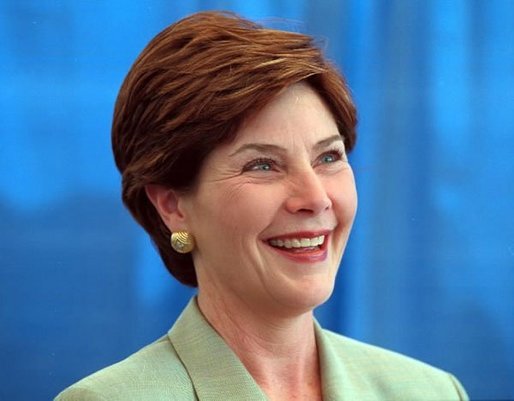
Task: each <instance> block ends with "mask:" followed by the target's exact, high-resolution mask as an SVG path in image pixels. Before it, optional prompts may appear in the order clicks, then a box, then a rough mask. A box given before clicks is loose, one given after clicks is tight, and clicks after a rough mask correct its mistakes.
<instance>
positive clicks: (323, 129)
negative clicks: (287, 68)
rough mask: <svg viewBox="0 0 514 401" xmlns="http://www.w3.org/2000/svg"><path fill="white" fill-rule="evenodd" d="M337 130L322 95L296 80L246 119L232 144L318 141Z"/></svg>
mask: <svg viewBox="0 0 514 401" xmlns="http://www.w3.org/2000/svg"><path fill="white" fill-rule="evenodd" d="M337 132H338V129H337V125H336V122H335V120H334V117H333V116H332V113H331V112H330V110H329V109H328V107H327V106H326V104H325V102H324V101H323V100H322V98H321V97H320V96H319V95H318V93H317V92H316V91H315V90H313V89H312V88H311V87H310V86H309V85H307V84H305V83H298V84H295V85H292V86H290V87H288V88H286V89H285V90H284V91H282V92H281V93H280V94H279V95H278V96H277V97H275V98H274V99H273V100H272V101H271V102H270V103H268V104H267V105H266V106H265V107H264V108H263V109H262V110H260V111H259V112H258V113H256V114H255V115H253V116H252V117H251V118H250V119H248V120H247V121H245V122H244V123H243V124H242V125H241V127H240V128H239V130H238V132H237V134H236V137H235V140H234V142H233V143H232V145H233V146H238V145H241V144H242V143H246V142H269V143H277V142H278V143H281V142H283V141H285V142H286V143H287V141H289V140H291V139H303V140H305V141H309V142H310V141H314V142H317V141H319V140H320V139H324V138H325V137H328V136H333V135H334V133H337ZM282 144H283V145H285V143H282Z"/></svg>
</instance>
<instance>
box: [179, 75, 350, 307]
mask: <svg viewBox="0 0 514 401" xmlns="http://www.w3.org/2000/svg"><path fill="white" fill-rule="evenodd" d="M179 206H180V208H181V209H182V210H183V213H184V216H185V221H186V223H187V227H188V229H189V231H190V232H191V233H192V234H193V235H194V237H195V240H196V249H195V250H194V251H193V260H194V263H195V267H196V271H197V275H198V281H199V294H200V297H202V296H207V297H212V296H215V297H221V298H222V299H223V300H225V301H229V302H233V301H235V302H239V303H241V302H242V303H244V304H245V305H246V306H249V307H251V308H254V309H259V310H261V309H262V310H263V311H265V312H268V313H269V311H270V308H272V309H273V310H275V311H277V312H278V313H282V314H290V313H298V312H305V311H308V310H311V309H312V308H314V307H315V306H317V305H319V304H321V303H323V302H324V301H325V300H326V299H327V298H328V297H329V296H330V294H331V292H332V289H333V285H334V279H335V275H336V272H337V269H338V266H339V263H340V260H341V257H342V254H343V250H344V248H345V245H346V242H347V239H348V235H349V233H350V228H351V226H352V222H353V219H354V215H355V211H356V206H357V196H356V191H355V183H354V178H353V173H352V169H351V167H350V165H349V164H348V162H347V159H346V155H345V149H344V144H343V141H342V137H341V136H340V134H339V132H338V130H337V127H336V124H335V121H334V119H333V117H332V115H331V113H330V112H329V110H328V108H327V107H326V106H325V104H324V103H323V102H322V101H321V99H320V97H319V96H318V95H317V94H316V92H315V91H313V90H312V89H311V88H310V87H309V86H307V85H306V84H296V85H293V86H291V87H290V88H288V89H287V90H285V91H284V92H283V93H282V94H280V95H279V96H278V97H277V98H276V99H275V100H274V101H272V102H271V103H270V104H269V105H268V106H267V107H265V108H264V109H263V110H262V111H261V112H260V113H258V114H257V115H256V116H255V117H254V118H252V119H250V120H249V121H247V122H246V124H244V125H243V126H242V127H241V128H240V129H239V132H238V133H237V136H236V139H235V140H234V141H233V142H231V143H229V144H226V145H222V146H220V147H218V148H216V149H215V150H214V151H213V152H212V153H211V154H210V155H209V157H208V158H207V160H206V161H205V163H204V165H203V167H202V170H201V172H200V176H199V181H198V185H197V187H196V189H195V190H194V191H193V192H192V193H190V194H188V195H185V196H183V197H181V198H180V200H179Z"/></svg>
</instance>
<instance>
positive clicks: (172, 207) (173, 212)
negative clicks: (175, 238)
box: [145, 184, 187, 232]
mask: <svg viewBox="0 0 514 401" xmlns="http://www.w3.org/2000/svg"><path fill="white" fill-rule="evenodd" d="M145 192H146V196H147V197H148V199H150V202H152V204H153V206H154V207H155V209H156V210H157V213H159V215H160V216H161V219H162V221H163V222H164V224H165V225H166V227H168V229H169V230H170V231H171V232H175V231H180V230H185V229H187V225H186V218H185V215H184V213H183V211H182V210H181V208H180V198H181V197H180V196H179V195H178V194H177V192H176V191H174V190H173V189H171V188H168V187H166V186H164V185H158V184H148V185H146V186H145Z"/></svg>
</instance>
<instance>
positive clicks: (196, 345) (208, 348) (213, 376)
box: [168, 297, 354, 401]
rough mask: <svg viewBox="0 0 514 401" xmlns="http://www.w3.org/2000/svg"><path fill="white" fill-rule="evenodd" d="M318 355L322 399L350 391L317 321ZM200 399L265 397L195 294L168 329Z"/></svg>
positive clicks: (263, 399)
mask: <svg viewBox="0 0 514 401" xmlns="http://www.w3.org/2000/svg"><path fill="white" fill-rule="evenodd" d="M314 329H315V333H316V341H317V346H318V353H319V358H320V368H321V379H322V386H323V387H322V388H323V399H324V401H337V400H341V399H346V398H345V397H347V396H348V395H349V394H353V390H352V388H351V387H352V381H353V379H354V378H350V377H349V376H348V374H347V371H346V369H345V368H344V366H343V363H342V361H340V360H339V359H338V358H337V352H336V350H334V349H333V345H332V344H331V343H330V340H329V339H328V338H327V335H326V334H325V332H324V330H323V329H322V328H321V326H320V325H319V323H318V322H317V321H315V322H314ZM168 338H169V339H170V341H171V343H172V344H173V346H174V348H175V350H176V351H177V354H178V356H179V358H180V359H181V361H182V363H183V364H184V367H185V368H186V370H187V372H188V374H189V376H190V378H191V381H192V383H193V387H194V389H195V391H196V394H197V396H198V399H199V400H200V401H210V400H220V399H223V400H227V401H229V400H252V401H266V399H267V398H266V396H265V394H264V393H263V392H262V390H261V389H260V387H259V386H258V385H257V383H256V382H255V380H254V379H253V377H252V376H251V375H250V373H249V372H248V371H247V370H246V368H245V367H244V365H243V364H242V362H241V361H240V360H239V358H238V357H237V356H236V354H235V353H234V352H233V351H232V350H231V349H230V348H229V346H228V345H227V344H226V343H225V341H224V340H223V339H222V338H221V336H220V335H219V334H218V333H217V332H216V331H215V330H214V328H213V327H212V326H211V325H210V324H209V323H208V322H207V320H206V319H205V318H204V316H203V315H202V313H201V312H200V309H199V308H198V305H197V302H196V297H194V298H192V299H191V300H190V301H189V304H188V305H187V307H186V308H185V309H184V311H183V312H182V314H181V315H180V317H179V318H178V320H177V321H176V323H175V324H174V325H173V327H172V328H171V330H170V331H169V332H168ZM343 387H344V388H345V389H344V391H343Z"/></svg>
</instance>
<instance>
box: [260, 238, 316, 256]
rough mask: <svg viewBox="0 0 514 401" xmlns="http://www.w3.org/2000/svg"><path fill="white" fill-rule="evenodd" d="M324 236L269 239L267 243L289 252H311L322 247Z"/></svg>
mask: <svg viewBox="0 0 514 401" xmlns="http://www.w3.org/2000/svg"><path fill="white" fill-rule="evenodd" d="M325 238H326V236H325V235H319V236H316V237H311V238H286V239H270V240H268V244H269V245H271V246H272V247H273V248H278V249H281V250H285V251H290V252H312V251H318V250H320V249H322V248H323V244H324V243H325Z"/></svg>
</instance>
